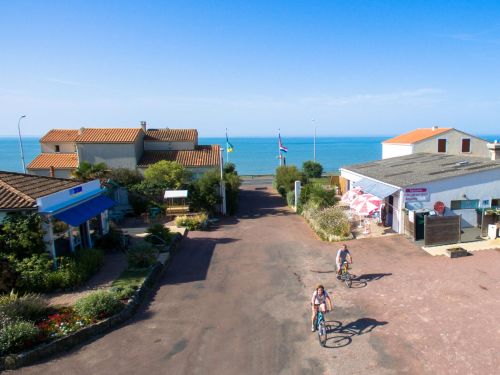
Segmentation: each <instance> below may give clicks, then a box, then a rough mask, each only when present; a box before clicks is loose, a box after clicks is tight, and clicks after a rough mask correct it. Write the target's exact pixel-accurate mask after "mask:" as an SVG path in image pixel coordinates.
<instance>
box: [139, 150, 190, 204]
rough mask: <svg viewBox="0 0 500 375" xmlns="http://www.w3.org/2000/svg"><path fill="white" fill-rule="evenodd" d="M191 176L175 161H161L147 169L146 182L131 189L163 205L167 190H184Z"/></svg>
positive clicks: (145, 173)
mask: <svg viewBox="0 0 500 375" xmlns="http://www.w3.org/2000/svg"><path fill="white" fill-rule="evenodd" d="M189 176H190V174H189V172H188V171H186V169H185V168H184V167H183V166H182V165H181V164H179V163H177V162H175V161H167V160H161V161H159V162H158V163H155V164H153V165H151V166H149V167H148V169H146V171H145V172H144V180H143V181H142V182H141V183H139V184H136V185H133V186H132V187H131V190H132V191H133V192H136V193H139V194H142V195H144V196H146V197H147V198H148V199H150V200H153V201H154V202H156V204H162V203H163V194H164V193H165V190H176V189H180V188H182V187H183V186H184V185H185V184H186V181H187V180H188V178H189Z"/></svg>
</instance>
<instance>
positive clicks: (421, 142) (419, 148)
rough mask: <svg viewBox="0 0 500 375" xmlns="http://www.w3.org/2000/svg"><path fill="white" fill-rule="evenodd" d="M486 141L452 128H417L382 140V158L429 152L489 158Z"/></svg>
mask: <svg viewBox="0 0 500 375" xmlns="http://www.w3.org/2000/svg"><path fill="white" fill-rule="evenodd" d="M487 143H488V141H486V140H484V139H481V138H479V137H476V136H474V135H471V134H467V133H465V132H463V131H460V130H457V129H454V128H439V127H437V126H433V127H432V128H419V129H416V130H412V131H411V132H408V133H405V134H401V135H398V136H397V137H394V138H391V139H387V140H385V141H383V142H382V159H387V158H393V157H397V156H404V155H410V154H415V153H418V152H430V153H438V154H447V155H464V156H479V157H483V158H489V156H490V155H489V151H488V147H487Z"/></svg>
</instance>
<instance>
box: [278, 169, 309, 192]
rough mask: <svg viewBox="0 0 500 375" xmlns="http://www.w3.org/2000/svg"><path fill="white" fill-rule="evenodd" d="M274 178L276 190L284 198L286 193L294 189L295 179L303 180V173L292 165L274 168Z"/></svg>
mask: <svg viewBox="0 0 500 375" xmlns="http://www.w3.org/2000/svg"><path fill="white" fill-rule="evenodd" d="M275 179H276V186H278V192H279V193H280V194H281V196H282V197H284V198H285V197H286V193H288V192H289V191H293V190H294V189H295V181H301V182H302V183H304V182H305V178H304V175H303V174H302V173H301V172H300V171H299V170H298V169H297V167H296V166H294V165H291V166H281V167H278V168H276V177H275Z"/></svg>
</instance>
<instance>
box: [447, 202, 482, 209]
mask: <svg viewBox="0 0 500 375" xmlns="http://www.w3.org/2000/svg"><path fill="white" fill-rule="evenodd" d="M450 206H451V209H452V210H471V209H474V208H478V207H479V199H465V200H460V201H451V205H450Z"/></svg>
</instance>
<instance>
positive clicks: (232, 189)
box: [224, 163, 241, 215]
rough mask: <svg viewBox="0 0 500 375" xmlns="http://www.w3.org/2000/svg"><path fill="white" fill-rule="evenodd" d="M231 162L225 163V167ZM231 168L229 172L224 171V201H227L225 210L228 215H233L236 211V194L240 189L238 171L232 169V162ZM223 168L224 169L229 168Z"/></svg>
mask: <svg viewBox="0 0 500 375" xmlns="http://www.w3.org/2000/svg"><path fill="white" fill-rule="evenodd" d="M230 164H232V163H228V164H226V167H227V166H228V165H230ZM232 166H233V169H232V171H231V172H225V173H224V182H225V184H226V203H227V212H228V213H229V215H233V214H235V213H236V210H237V209H238V194H239V191H240V185H241V178H240V176H238V173H237V172H236V171H235V170H234V164H232ZM226 167H225V168H224V170H226V169H229V170H231V168H226Z"/></svg>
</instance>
